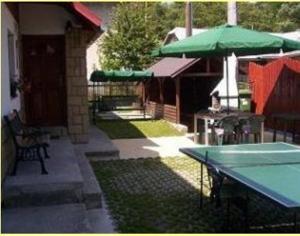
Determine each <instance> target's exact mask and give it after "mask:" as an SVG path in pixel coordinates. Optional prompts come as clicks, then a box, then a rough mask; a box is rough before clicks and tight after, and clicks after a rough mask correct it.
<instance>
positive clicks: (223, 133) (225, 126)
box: [212, 115, 239, 145]
mask: <svg viewBox="0 0 300 236" xmlns="http://www.w3.org/2000/svg"><path fill="white" fill-rule="evenodd" d="M238 125H239V119H238V117H237V116H234V115H231V116H225V117H223V118H222V119H220V120H218V121H217V122H216V124H215V125H214V127H213V129H212V130H213V135H214V137H216V138H217V144H218V145H223V142H224V140H226V141H227V143H229V144H230V143H231V142H234V143H236V142H238V140H237V132H236V127H237V126H238ZM214 140H216V139H215V138H214Z"/></svg>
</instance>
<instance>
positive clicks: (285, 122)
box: [283, 121, 287, 142]
mask: <svg viewBox="0 0 300 236" xmlns="http://www.w3.org/2000/svg"><path fill="white" fill-rule="evenodd" d="M283 132H284V134H283V141H284V142H286V132H287V121H284V131H283Z"/></svg>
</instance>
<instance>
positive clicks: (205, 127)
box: [204, 119, 209, 146]
mask: <svg viewBox="0 0 300 236" xmlns="http://www.w3.org/2000/svg"><path fill="white" fill-rule="evenodd" d="M204 136H205V145H206V146H208V145H209V142H208V119H204Z"/></svg>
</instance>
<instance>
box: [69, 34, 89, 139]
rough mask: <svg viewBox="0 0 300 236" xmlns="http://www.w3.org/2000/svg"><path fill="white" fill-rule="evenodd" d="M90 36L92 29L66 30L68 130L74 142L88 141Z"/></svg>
mask: <svg viewBox="0 0 300 236" xmlns="http://www.w3.org/2000/svg"><path fill="white" fill-rule="evenodd" d="M90 36H91V32H90V31H86V30H83V29H80V28H72V29H71V30H70V31H67V32H66V82H67V108H68V111H67V112H68V132H69V135H70V138H71V141H72V142H73V143H87V142H88V128H89V115H88V98H87V92H88V91H87V79H86V73H87V72H86V48H87V42H88V41H89V39H90Z"/></svg>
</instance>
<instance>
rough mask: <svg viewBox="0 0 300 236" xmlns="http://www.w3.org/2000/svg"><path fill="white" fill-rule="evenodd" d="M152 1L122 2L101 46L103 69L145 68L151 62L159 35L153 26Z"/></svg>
mask: <svg viewBox="0 0 300 236" xmlns="http://www.w3.org/2000/svg"><path fill="white" fill-rule="evenodd" d="M148 5H150V3H121V4H119V5H118V6H117V7H116V9H115V14H114V17H113V22H112V27H111V29H110V30H109V32H108V35H107V37H105V39H104V41H103V43H102V45H101V47H102V53H103V54H104V58H103V61H102V62H103V68H104V69H106V70H111V69H116V70H117V69H122V68H124V69H132V70H143V69H146V68H147V67H148V66H149V64H151V62H152V60H153V58H152V57H151V55H150V53H151V51H152V50H153V49H154V48H155V47H156V46H157V45H158V43H159V38H158V37H159V36H158V35H157V33H156V31H155V27H154V26H153V21H154V15H153V14H151V11H152V10H151V9H152V6H148Z"/></svg>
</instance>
